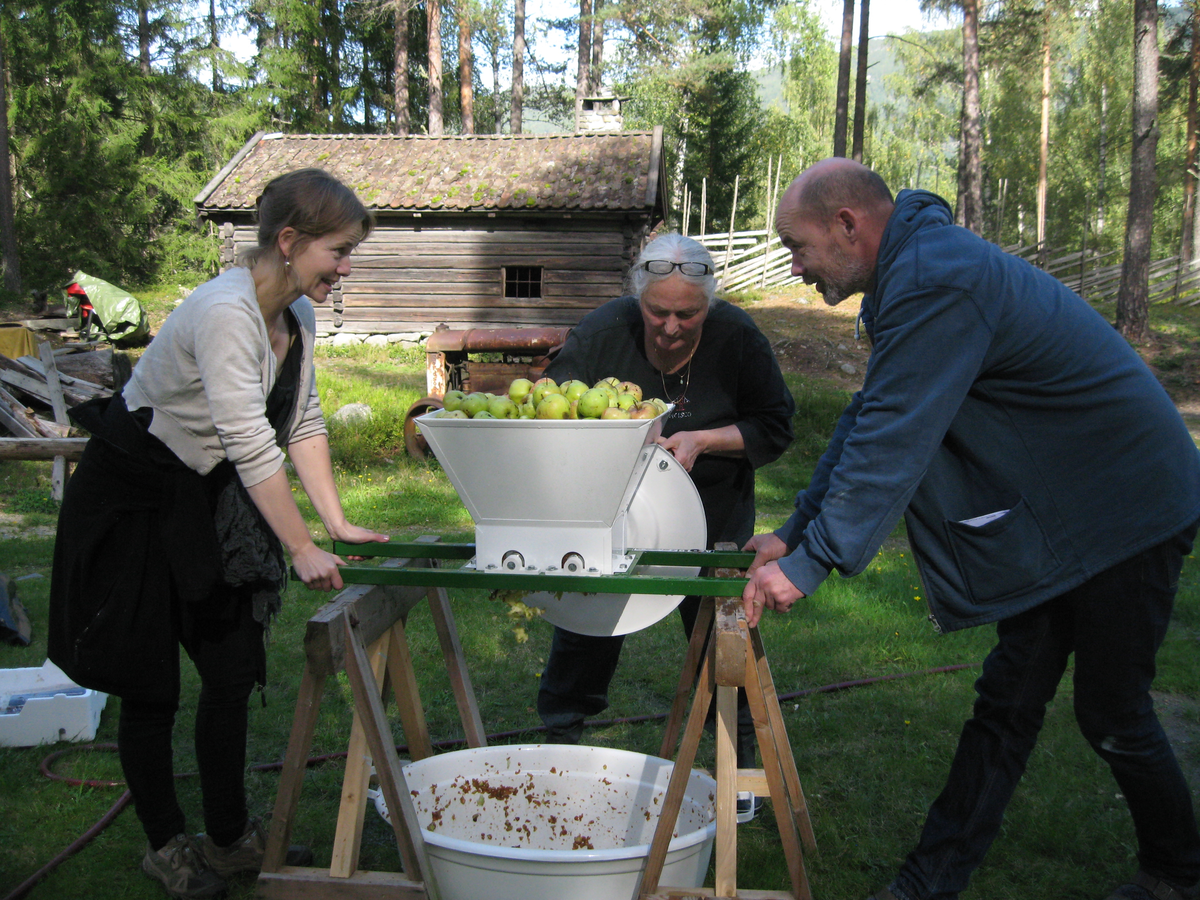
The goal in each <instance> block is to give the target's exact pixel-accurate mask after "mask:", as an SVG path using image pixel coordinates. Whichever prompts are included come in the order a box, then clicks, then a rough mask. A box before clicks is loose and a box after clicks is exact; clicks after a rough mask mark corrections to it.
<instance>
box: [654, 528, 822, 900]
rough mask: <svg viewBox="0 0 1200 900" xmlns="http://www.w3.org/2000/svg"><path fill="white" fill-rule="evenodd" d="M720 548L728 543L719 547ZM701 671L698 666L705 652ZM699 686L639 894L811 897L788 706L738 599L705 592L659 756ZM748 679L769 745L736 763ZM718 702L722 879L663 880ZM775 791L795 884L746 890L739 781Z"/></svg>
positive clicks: (759, 731) (811, 843)
mask: <svg viewBox="0 0 1200 900" xmlns="http://www.w3.org/2000/svg"><path fill="white" fill-rule="evenodd" d="M717 549H724V548H721V547H718V548H717ZM706 639H707V650H704V646H705V642H706ZM702 651H703V664H702V665H701V666H700V675H699V678H698V679H696V677H695V673H696V666H697V664H698V663H699V660H700V659H701V653H702ZM693 684H694V685H695V694H694V696H693V698H692V704H691V710H690V712H689V713H688V717H687V722H686V725H685V726H684V728H683V740H682V742H681V743H680V746H679V753H678V755H677V756H676V757H675V769H674V771H673V772H672V774H671V781H670V783H669V785H668V787H667V793H666V797H665V798H664V799H663V803H662V808H661V810H660V812H659V820H658V825H657V827H656V829H655V832H654V840H653V841H652V842H651V844H650V855H649V858H648V859H647V861H646V870H645V873H644V874H643V876H642V887H641V900H667V898H670V897H691V898H694V897H715V898H741V900H812V892H811V890H810V888H809V884H808V876H807V874H806V872H805V869H804V856H803V852H802V849H801V847H802V846H803V848H804V849H807V850H809V851H815V850H816V840H815V838H814V837H813V830H812V822H811V820H810V817H809V813H808V806H807V803H806V802H805V799H804V793H803V791H802V789H801V787H800V776H799V774H798V773H797V771H796V760H795V757H794V756H793V755H792V749H791V745H790V744H789V743H788V739H787V732H786V730H785V728H784V722H783V712H782V710H781V709H780V706H779V698H778V696H777V695H776V693H775V685H774V681H773V680H772V678H771V670H770V666H769V665H768V664H767V657H766V652H765V651H764V649H763V644H762V638H761V637H760V636H759V633H758V629H757V628H750V627H749V626H748V625H747V624H746V618H745V613H744V612H743V610H742V608H741V600H740V599H739V598H718V599H716V600H715V601H714V599H713V598H705V599H704V601H703V602H702V603H701V608H700V615H699V616H698V618H697V623H696V628H695V629H694V631H693V633H692V638H691V642H690V644H689V648H688V655H687V659H686V661H685V662H684V667H683V672H682V673H681V675H680V680H679V687H678V688H677V690H676V696H675V700H674V702H673V703H672V709H671V714H670V717H669V719H668V722H667V728H666V734H665V736H664V739H663V745H662V751H661V753H660V755H661V756H663V757H665V758H670V757H671V755H672V754H671V751H672V750H673V749H674V744H675V740H676V738H677V736H678V734H679V730H680V720H681V718H682V715H683V709H684V704H685V702H686V697H687V694H688V693H690V692H691V689H692V686H693ZM739 687H743V688H745V690H746V696H747V699H748V700H749V703H750V712H751V714H752V715H753V718H754V730H755V735H756V737H757V738H758V746H759V750H760V752H761V753H762V758H763V768H762V769H738V768H737V762H736V751H735V736H736V730H737V690H738V688H739ZM714 695H715V696H716V698H717V702H716V707H717V710H716V712H717V723H716V724H717V727H716V751H717V753H716V756H717V759H716V772H715V777H716V781H717V796H716V805H717V809H716V822H717V835H716V841H715V846H714V856H715V873H716V877H715V882H714V886H713V888H699V889H697V888H683V887H669V886H660V885H659V879H660V878H661V877H662V869H663V865H664V863H665V861H666V856H667V847H668V845H669V843H670V840H671V835H672V833H673V831H674V827H675V822H676V820H677V818H678V816H679V810H680V807H681V806H682V802H683V795H684V790H685V788H686V786H687V780H688V775H689V774H690V772H691V769H692V765H693V763H694V762H695V758H696V750H697V747H698V745H699V742H700V736H701V732H702V731H703V728H704V720H705V718H706V716H707V714H708V709H709V705H710V704H711V702H712V698H713V696H714ZM764 788H765V789H766V792H767V794H768V795H769V797H770V799H771V808H772V809H773V810H774V814H775V822H776V825H777V826H778V828H779V835H780V844H781V846H782V848H783V853H784V859H785V861H786V863H787V869H788V875H789V879H790V881H791V888H792V890H791V892H790V893H788V892H772V891H758V890H756V891H746V892H743V893H738V889H737V823H736V814H737V811H736V805H737V792H738V791H739V790H752V791H754V792H755V793H756V794H759V795H762V793H763V789H764Z"/></svg>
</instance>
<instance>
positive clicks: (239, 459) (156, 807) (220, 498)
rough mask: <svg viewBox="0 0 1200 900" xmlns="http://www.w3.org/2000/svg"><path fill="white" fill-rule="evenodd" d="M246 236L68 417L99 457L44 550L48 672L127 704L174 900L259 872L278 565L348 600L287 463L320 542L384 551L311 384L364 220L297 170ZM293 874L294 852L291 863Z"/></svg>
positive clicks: (129, 737)
mask: <svg viewBox="0 0 1200 900" xmlns="http://www.w3.org/2000/svg"><path fill="white" fill-rule="evenodd" d="M258 219H259V228H258V246H257V247H256V248H255V249H254V250H252V251H250V252H249V253H247V254H246V255H245V257H244V258H243V260H241V263H242V265H241V266H239V267H238V268H234V269H231V270H230V271H228V272H225V273H224V274H222V275H220V276H218V277H217V278H215V279H213V280H212V281H210V282H208V283H207V284H204V285H202V286H201V287H199V288H197V289H196V290H195V291H194V292H193V293H192V294H191V295H190V296H189V297H188V298H187V299H186V300H185V301H184V302H183V303H182V304H181V305H180V306H179V307H178V308H177V309H176V310H175V311H174V312H173V313H172V314H171V315H170V316H169V317H168V318H167V320H166V322H165V323H164V324H163V327H162V329H161V331H160V332H159V333H158V335H157V336H156V337H155V339H154V341H153V342H152V343H151V344H150V346H149V348H148V349H147V351H146V353H145V354H144V355H143V356H142V358H141V360H139V362H138V364H137V366H136V367H135V368H134V371H133V376H132V378H131V379H130V381H129V383H128V384H127V385H126V387H125V389H124V391H123V392H122V393H121V394H120V395H118V396H116V397H113V398H111V401H110V400H108V399H106V400H104V401H98V402H97V401H93V402H91V403H88V404H84V405H83V406H81V407H77V408H76V409H75V410H72V417H73V418H74V419H75V420H76V421H77V422H78V423H79V424H80V425H81V426H83V427H84V428H86V429H87V430H88V431H89V432H90V433H91V434H92V440H90V441H89V443H88V446H87V450H86V451H85V454H84V457H83V459H82V460H81V461H80V464H79V467H78V469H77V471H76V473H75V475H74V477H73V478H72V479H71V481H70V483H69V485H68V489H67V492H66V496H65V498H64V501H63V507H62V512H61V514H60V519H59V530H58V538H57V541H56V544H55V553H54V574H53V581H52V584H51V621H50V638H49V642H50V647H49V652H50V657H51V659H53V660H54V661H55V662H56V663H57V664H58V665H59V666H60V667H61V668H62V669H63V670H64V671H66V672H67V674H68V675H70V676H71V677H72V678H73V679H74V680H75V681H76V682H77V683H79V684H81V685H84V686H86V687H92V688H95V689H97V690H103V691H107V692H109V693H113V694H117V695H119V696H120V697H121V699H122V703H121V715H120V721H119V725H118V747H119V750H120V757H121V765H122V768H123V770H124V772H125V778H126V782H127V783H128V785H129V789H130V791H131V792H132V793H133V798H134V804H135V807H136V809H137V813H138V817H139V819H140V820H141V822H142V826H143V828H144V830H145V831H146V836H147V839H148V845H147V848H146V852H145V855H144V857H143V860H142V868H143V870H144V871H145V872H146V874H147V875H149V876H150V877H152V878H155V879H157V880H159V881H161V882H162V883H163V886H164V887H165V888H166V890H167V893H168V894H169V895H170V896H172V897H212V896H216V895H218V894H220V893H221V892H222V891H223V890H224V888H225V882H224V879H225V878H226V877H228V876H230V875H234V874H236V873H239V872H254V871H257V870H258V868H259V867H260V865H261V862H262V854H263V850H264V847H265V840H264V834H263V831H262V828H261V826H260V825H259V823H258V821H257V820H256V819H253V818H251V817H250V816H249V815H248V812H247V807H246V796H245V789H244V777H243V776H244V770H245V757H246V733H247V701H248V699H249V696H250V693H251V691H252V690H253V688H254V685H255V684H259V685H263V684H265V676H266V651H265V643H264V642H265V635H266V630H267V626H268V625H269V623H270V621H271V618H272V616H273V615H274V614H275V613H276V612H277V611H278V609H279V607H280V603H281V593H282V590H283V587H284V585H285V583H286V580H287V562H286V559H285V557H284V548H286V550H287V554H288V555H289V556H290V557H291V563H292V567H293V568H294V569H295V571H296V574H297V575H298V576H299V578H300V579H301V580H302V581H303V582H304V583H305V584H306V585H307V586H308V587H310V588H314V589H317V590H336V589H339V588H341V587H342V580H341V577H340V575H339V574H338V565H339V564H342V563H343V560H341V559H340V558H339V557H337V556H335V555H333V554H332V553H329V552H327V551H326V550H323V549H321V548H320V547H318V546H317V545H316V544H315V543H314V542H313V540H312V537H311V536H310V534H309V532H308V527H307V525H306V524H305V522H304V520H303V518H302V517H301V515H300V511H299V509H298V508H297V506H296V502H295V500H294V498H293V496H292V490H291V487H290V485H289V483H288V478H287V473H286V472H285V470H284V456H285V450H286V455H287V458H288V459H290V461H291V463H292V466H293V467H294V469H295V471H296V474H297V475H298V476H299V478H300V482H301V484H302V485H303V487H304V490H305V492H306V493H307V494H308V496H309V498H310V499H311V500H312V503H313V506H314V508H315V509H316V511H317V513H318V515H319V516H320V517H321V521H322V523H323V524H324V526H325V529H326V531H327V532H328V533H329V536H330V537H331V538H334V539H336V540H342V541H347V542H351V543H362V542H366V541H383V540H387V537H386V536H385V535H381V534H377V533H376V532H374V531H372V530H371V529H367V528H362V527H359V526H357V525H353V524H351V523H349V522H347V521H346V516H345V513H344V512H343V510H342V505H341V501H340V499H339V498H338V492H337V488H336V487H335V484H334V479H333V468H332V465H331V462H330V455H329V442H328V438H327V435H326V431H325V421H324V418H323V416H322V415H321V409H320V406H319V404H318V398H317V390H316V385H315V373H314V368H313V344H314V338H315V315H314V313H313V307H312V303H314V302H315V303H321V302H323V301H324V300H326V299H327V298H328V296H329V292H330V290H331V289H332V287H333V286H334V284H336V283H337V282H338V281H339V280H340V279H341V278H344V277H345V276H347V275H348V274H349V273H350V254H351V252H352V251H353V250H354V248H355V247H356V246H357V245H358V243H359V241H361V240H362V239H363V238H364V237H366V235H367V234H368V233H369V232H370V230H371V227H372V225H373V221H372V218H371V216H370V214H369V213H368V211H367V210H366V208H365V207H364V206H363V205H362V203H361V202H360V201H359V200H358V198H357V197H355V195H354V193H353V191H351V190H350V189H349V188H347V187H346V186H345V185H342V184H341V183H340V182H338V181H337V180H336V179H334V178H333V177H332V176H330V175H328V174H327V173H325V172H322V171H320V170H316V169H305V170H299V171H296V172H290V173H288V174H286V175H282V176H280V177H278V178H276V179H274V180H273V181H271V182H270V183H269V184H268V185H267V186H266V188H265V189H264V190H263V193H262V196H261V197H260V198H259V205H258ZM310 301H311V302H310ZM180 646H183V648H184V649H185V650H186V651H187V653H188V655H189V656H190V657H191V659H192V661H193V663H194V664H195V666H196V668H197V671H198V672H199V674H200V680H201V692H200V699H199V704H198V707H197V713H196V756H197V761H198V764H199V769H200V784H201V791H202V794H203V806H204V819H205V827H206V833H205V834H202V835H198V836H192V835H189V834H188V833H187V829H186V827H185V818H184V814H183V812H182V810H181V809H180V807H179V804H178V802H177V800H176V797H175V791H174V781H173V779H174V772H173V768H172V762H171V755H172V745H171V731H172V727H173V725H174V721H175V713H176V710H177V708H178V700H179V685H180V682H179V647H180ZM305 855H306V853H305V851H304V850H303V848H293V853H292V854H291V862H292V863H293V864H300V863H302V861H303V857H304V856H305Z"/></svg>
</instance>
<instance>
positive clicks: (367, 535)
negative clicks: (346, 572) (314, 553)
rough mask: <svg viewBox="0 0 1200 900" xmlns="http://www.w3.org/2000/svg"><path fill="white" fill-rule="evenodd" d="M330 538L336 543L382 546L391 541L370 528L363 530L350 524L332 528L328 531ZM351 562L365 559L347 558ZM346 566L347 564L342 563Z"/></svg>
mask: <svg viewBox="0 0 1200 900" xmlns="http://www.w3.org/2000/svg"><path fill="white" fill-rule="evenodd" d="M326 530H327V531H328V532H329V536H330V537H331V538H332V539H333V540H335V541H341V542H342V543H344V544H382V543H384V542H385V541H388V540H390V538H389V536H388V535H386V534H380V533H379V532H378V531H372V530H371V529H370V528H363V527H362V526H361V525H351V524H350V523H349V522H343V523H341V524H340V525H334V526H333V527H332V528H327V529H326ZM347 559H349V560H350V561H351V562H358V561H360V560H362V559H364V557H362V556H347ZM342 565H345V563H342Z"/></svg>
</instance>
